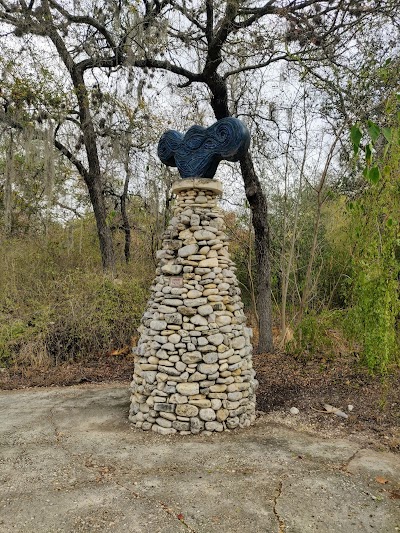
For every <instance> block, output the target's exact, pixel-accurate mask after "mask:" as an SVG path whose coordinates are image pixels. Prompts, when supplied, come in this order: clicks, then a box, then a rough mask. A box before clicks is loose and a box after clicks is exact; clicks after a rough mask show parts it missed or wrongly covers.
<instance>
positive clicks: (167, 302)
mask: <svg viewBox="0 0 400 533" xmlns="http://www.w3.org/2000/svg"><path fill="white" fill-rule="evenodd" d="M164 304H165V305H168V306H174V307H179V306H180V305H182V300H180V299H179V298H171V299H169V298H165V299H164Z"/></svg>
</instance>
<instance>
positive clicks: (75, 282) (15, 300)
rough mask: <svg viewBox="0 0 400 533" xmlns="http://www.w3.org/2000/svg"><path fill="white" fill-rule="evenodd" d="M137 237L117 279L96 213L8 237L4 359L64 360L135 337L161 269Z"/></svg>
mask: <svg viewBox="0 0 400 533" xmlns="http://www.w3.org/2000/svg"><path fill="white" fill-rule="evenodd" d="M116 244H117V246H118V243H116ZM135 244H136V247H137V248H140V247H141V249H140V250H136V253H134V254H133V261H132V263H131V264H130V265H124V263H123V262H122V260H121V264H120V265H119V267H118V278H117V279H115V280H111V279H109V278H108V277H106V276H105V275H104V274H103V272H102V271H101V267H100V264H101V261H100V258H99V253H98V249H97V248H98V245H97V239H96V234H95V230H94V227H93V224H92V223H91V221H85V222H84V223H82V224H81V223H79V224H78V225H75V226H72V227H71V228H69V230H66V229H65V228H53V229H52V230H51V232H50V234H48V235H47V237H46V238H44V237H32V236H31V237H21V238H14V239H9V240H3V241H2V242H1V254H0V366H7V365H11V364H17V365H18V364H23V365H26V364H29V365H33V366H43V365H44V364H57V363H59V362H62V361H66V360H71V359H75V360H76V359H79V358H85V357H92V356H96V355H98V354H101V353H104V352H107V351H109V350H111V349H114V348H119V347H121V346H123V345H126V344H129V342H130V339H131V337H132V336H133V335H134V334H135V331H136V328H137V326H138V324H139V320H140V316H141V314H142V311H143V308H144V305H145V301H146V296H147V287H148V285H149V282H150V279H151V277H152V274H153V270H154V267H153V265H152V264H151V259H150V253H149V251H148V250H147V249H146V244H145V243H141V242H139V241H138V240H136V243H135ZM138 252H140V253H138ZM121 259H122V258H121Z"/></svg>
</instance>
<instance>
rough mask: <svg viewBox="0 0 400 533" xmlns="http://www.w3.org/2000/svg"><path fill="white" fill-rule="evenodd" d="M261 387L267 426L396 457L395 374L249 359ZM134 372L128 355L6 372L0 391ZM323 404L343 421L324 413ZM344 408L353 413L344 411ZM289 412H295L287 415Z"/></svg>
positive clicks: (352, 365) (349, 363)
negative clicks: (338, 412)
mask: <svg viewBox="0 0 400 533" xmlns="http://www.w3.org/2000/svg"><path fill="white" fill-rule="evenodd" d="M254 364H255V368H256V371H257V378H258V380H259V382H260V387H259V389H258V392H257V401H258V410H259V411H260V412H263V413H264V414H265V416H267V417H268V418H269V420H270V421H271V422H279V423H283V424H285V425H286V426H288V427H291V428H293V429H303V430H311V431H317V432H322V433H323V434H324V435H325V436H332V437H350V438H351V439H352V440H355V441H362V442H363V444H369V445H370V446H373V447H375V448H376V449H386V450H389V451H392V452H397V453H399V452H400V369H395V370H393V371H392V372H391V373H389V374H388V375H387V376H385V377H384V378H382V377H379V376H371V375H370V374H369V373H368V371H367V370H366V369H365V368H362V367H361V366H360V365H359V364H357V362H356V361H354V360H349V359H345V358H336V359H335V360H333V361H325V360H321V359H319V360H312V361H301V360H298V359H295V358H294V357H292V356H289V355H286V354H274V355H271V354H261V355H255V356H254ZM132 369H133V359H132V357H131V356H129V355H121V356H112V355H109V356H103V357H98V358H96V359H93V360H91V361H85V362H84V363H83V364H82V363H77V362H75V363H68V364H67V363H65V364H62V365H58V366H57V367H49V368H45V369H43V368H37V369H35V368H21V367H20V368H11V369H8V370H3V371H2V372H1V373H0V389H3V390H11V389H25V388H28V387H51V386H68V385H77V384H83V383H99V382H105V383H106V382H126V384H127V385H128V383H129V381H130V378H131V373H132ZM325 403H327V404H330V405H332V406H334V407H337V408H339V409H342V410H343V411H344V412H346V413H347V414H348V418H347V419H343V418H340V417H338V416H336V415H334V414H328V413H326V412H324V407H323V405H324V404H325ZM348 405H353V407H354V409H353V410H352V411H351V412H350V411H348ZM291 407H297V408H298V409H299V414H298V415H292V414H290V412H289V410H290V408H291Z"/></svg>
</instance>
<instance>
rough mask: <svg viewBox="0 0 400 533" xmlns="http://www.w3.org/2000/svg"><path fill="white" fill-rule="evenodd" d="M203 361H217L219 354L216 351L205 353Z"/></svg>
mask: <svg viewBox="0 0 400 533" xmlns="http://www.w3.org/2000/svg"><path fill="white" fill-rule="evenodd" d="M203 361H204V362H205V363H209V364H210V363H216V362H217V361H218V354H217V353H216V352H208V353H205V354H203Z"/></svg>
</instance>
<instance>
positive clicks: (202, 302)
mask: <svg viewBox="0 0 400 533" xmlns="http://www.w3.org/2000/svg"><path fill="white" fill-rule="evenodd" d="M172 193H173V194H175V195H176V199H175V203H174V207H173V217H172V219H171V221H170V224H169V226H168V228H167V229H166V231H165V233H164V236H163V246H162V249H161V250H159V251H158V252H157V260H158V266H157V270H156V278H155V280H154V283H153V285H152V287H151V297H150V299H149V301H148V304H147V309H146V311H145V313H144V315H143V317H142V324H141V325H140V327H139V333H140V339H139V342H138V346H137V348H136V355H135V369H134V376H133V381H132V384H131V389H132V397H131V402H132V403H131V409H130V416H129V418H130V420H131V421H132V422H133V423H134V424H135V425H136V427H138V428H141V429H143V430H150V429H151V430H153V431H155V432H156V433H160V434H163V435H165V434H172V433H180V434H184V435H187V434H191V433H192V434H197V433H203V434H209V433H211V432H214V431H218V432H220V431H224V430H226V429H234V428H237V427H241V428H243V427H247V426H249V425H250V424H251V423H252V422H253V421H254V420H255V402H256V399H255V389H256V386H257V380H256V379H255V372H254V370H253V365H252V346H251V337H252V331H251V329H250V328H247V327H246V318H245V315H244V312H243V303H242V301H241V298H240V289H239V287H238V281H237V278H236V275H235V266H234V264H233V262H232V260H231V259H230V257H229V252H228V237H227V235H226V234H225V231H224V230H225V224H224V220H223V218H222V212H221V209H220V207H219V206H218V196H220V195H221V194H222V185H221V183H220V182H218V181H216V180H211V179H204V178H202V179H183V180H180V181H177V182H175V183H174V185H173V186H172Z"/></svg>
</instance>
